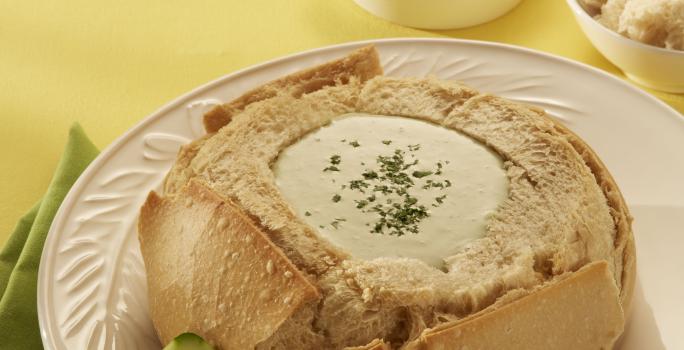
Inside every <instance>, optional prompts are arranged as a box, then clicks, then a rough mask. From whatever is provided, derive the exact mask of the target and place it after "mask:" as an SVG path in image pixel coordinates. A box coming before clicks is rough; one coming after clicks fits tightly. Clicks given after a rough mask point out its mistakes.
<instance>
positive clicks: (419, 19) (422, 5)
mask: <svg viewBox="0 0 684 350" xmlns="http://www.w3.org/2000/svg"><path fill="white" fill-rule="evenodd" d="M520 1H521V0H354V2H356V3H357V4H358V5H359V6H361V7H363V8H364V9H366V11H368V12H370V13H372V14H374V15H376V16H378V17H380V18H384V19H386V20H388V21H390V22H394V23H397V24H401V25H404V26H408V27H415V28H422V29H455V28H463V27H470V26H474V25H478V24H481V23H485V22H489V21H491V20H493V19H495V18H497V17H499V16H502V15H503V14H505V13H506V12H508V11H510V10H511V9H512V8H514V7H515V6H516V5H518V4H519V3H520Z"/></svg>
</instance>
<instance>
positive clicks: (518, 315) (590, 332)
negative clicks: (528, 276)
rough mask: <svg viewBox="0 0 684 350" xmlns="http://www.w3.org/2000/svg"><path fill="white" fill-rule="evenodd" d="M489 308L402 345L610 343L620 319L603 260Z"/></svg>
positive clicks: (616, 297)
mask: <svg viewBox="0 0 684 350" xmlns="http://www.w3.org/2000/svg"><path fill="white" fill-rule="evenodd" d="M492 308H494V310H489V309H485V310H483V311H481V312H479V313H476V314H473V315H471V316H468V317H466V318H464V319H462V320H458V321H455V322H453V323H451V324H445V325H442V326H439V327H437V328H433V329H429V330H426V331H424V333H423V334H422V335H421V337H420V338H418V339H417V340H415V341H413V342H412V343H410V344H408V345H407V347H406V349H412V350H416V349H430V350H437V349H453V350H457V349H504V348H505V349H529V350H534V349H540V350H541V349H589V348H600V349H612V346H613V344H614V343H615V341H616V340H617V338H618V336H619V335H620V334H621V333H622V331H623V329H624V324H625V318H624V314H623V312H622V307H621V303H620V298H619V291H618V289H617V286H616V285H615V280H614V279H613V276H612V274H611V271H610V268H609V266H608V263H607V262H605V261H597V262H593V263H590V264H587V265H585V266H584V267H582V268H581V269H580V270H579V271H577V272H574V273H571V274H570V276H569V277H567V278H564V279H561V280H560V281H558V282H555V283H550V284H549V285H547V286H544V287H542V288H540V289H538V290H536V291H534V292H532V293H530V294H528V295H526V296H524V297H522V298H519V299H517V300H514V301H512V302H510V303H507V304H504V305H503V306H497V305H496V304H495V305H494V306H493V307H492ZM588 320H591V322H587V321H588Z"/></svg>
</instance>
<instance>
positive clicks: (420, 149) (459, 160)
mask: <svg viewBox="0 0 684 350" xmlns="http://www.w3.org/2000/svg"><path fill="white" fill-rule="evenodd" d="M272 169H273V172H274V175H275V184H276V185H277V187H278V188H279V190H280V192H281V193H282V195H283V197H284V198H285V200H286V201H287V202H288V203H289V204H290V205H291V207H292V209H293V210H294V211H295V213H296V214H297V215H298V216H299V218H300V219H302V220H303V221H304V222H306V223H307V224H309V225H310V226H311V227H312V228H313V229H314V230H316V231H317V232H318V233H319V234H320V235H321V236H322V237H323V238H325V239H327V240H328V241H330V242H331V243H332V244H333V245H335V246H337V247H339V248H340V249H342V250H344V251H345V252H347V253H348V254H350V255H351V256H352V257H354V258H360V259H366V260H370V259H374V258H377V257H381V256H385V257H407V258H416V259H420V260H422V261H424V262H426V263H428V264H429V265H432V266H434V267H436V268H439V269H443V268H444V261H445V260H444V259H445V258H447V257H450V256H452V255H454V254H455V253H456V252H458V251H459V250H460V249H461V248H462V247H463V246H464V245H465V244H466V243H468V242H470V241H472V240H475V239H478V238H481V237H483V236H484V233H485V229H486V225H487V220H488V218H489V217H490V216H491V214H493V213H494V212H495V211H496V209H497V207H498V206H499V205H500V204H501V203H503V201H504V200H505V199H506V197H507V196H508V177H507V176H506V171H505V170H504V168H503V162H502V160H501V158H500V157H499V156H498V155H497V154H496V153H494V152H492V151H491V150H490V149H488V148H487V147H486V146H484V145H482V144H481V143H479V142H477V141H475V140H473V139H472V138H470V137H468V136H465V135H463V134H461V133H459V132H456V131H454V130H451V129H447V128H444V127H441V126H438V125H435V124H432V123H429V122H426V121H422V120H418V119H413V118H406V117H397V116H383V115H370V114H363V113H349V114H344V115H341V116H339V117H337V118H335V119H333V120H332V122H331V123H330V124H328V125H325V126H323V127H321V128H319V129H317V130H314V131H313V132H311V133H309V134H307V135H305V136H303V137H302V138H301V139H299V140H298V141H297V142H295V143H294V144H292V145H290V146H289V147H287V148H285V149H283V150H282V151H281V152H280V154H279V156H278V159H277V160H276V162H275V163H274V164H273V166H272Z"/></svg>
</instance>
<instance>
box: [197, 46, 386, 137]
mask: <svg viewBox="0 0 684 350" xmlns="http://www.w3.org/2000/svg"><path fill="white" fill-rule="evenodd" d="M382 73H383V72H382V66H381V65H380V58H379V56H378V52H377V50H376V49H375V47H374V46H373V45H369V46H364V47H362V48H360V49H357V50H355V51H352V52H351V53H349V54H348V55H346V56H344V57H342V58H339V59H336V60H333V61H330V62H327V63H323V64H321V65H318V66H315V67H312V68H308V69H304V70H301V71H298V72H295V73H292V74H290V75H287V76H284V77H282V78H279V79H276V80H273V81H271V82H268V83H266V84H263V85H261V86H259V87H257V88H255V89H253V90H250V91H248V92H246V93H244V94H243V95H242V96H240V97H238V98H237V99H235V100H233V101H231V102H228V103H225V104H222V105H218V106H216V107H214V108H213V109H211V110H210V111H209V112H207V113H206V114H205V115H204V128H205V130H206V131H207V132H208V133H214V132H216V131H218V130H219V129H221V128H222V127H223V126H225V125H226V124H228V123H229V122H230V120H231V118H232V117H233V115H235V114H236V113H239V112H240V111H242V110H244V109H245V107H247V106H248V105H249V104H251V103H254V102H258V101H262V100H266V99H269V98H272V97H274V96H276V95H278V94H281V93H285V94H290V95H292V96H300V95H303V94H307V93H310V92H313V91H316V90H320V89H322V88H324V87H326V86H331V85H339V84H346V83H348V82H349V81H351V80H358V81H360V82H364V81H366V80H368V79H370V78H372V77H374V76H376V75H382Z"/></svg>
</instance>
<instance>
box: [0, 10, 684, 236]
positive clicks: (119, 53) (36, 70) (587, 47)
mask: <svg viewBox="0 0 684 350" xmlns="http://www.w3.org/2000/svg"><path fill="white" fill-rule="evenodd" d="M386 37H453V38H467V39H477V40H490V41H498V42H505V43H510V44H515V45H521V46H526V47H529V48H533V49H537V50H542V51H547V52H550V53H554V54H557V55H561V56H565V57H569V58H572V59H575V60H578V61H581V62H585V63H588V64H591V65H594V66H596V67H599V68H601V69H604V70H606V71H608V72H611V73H614V74H621V73H620V72H619V71H618V69H617V68H616V67H614V66H613V65H611V64H610V63H609V62H608V61H606V60H605V59H604V58H603V57H602V56H601V55H600V54H599V53H598V52H597V51H596V50H595V49H594V48H593V47H592V45H591V44H590V43H589V41H588V40H587V39H586V38H585V36H584V34H583V33H582V32H581V31H580V28H579V27H578V25H577V24H576V23H575V20H574V18H573V16H572V14H571V12H570V10H569V9H568V7H567V5H566V4H565V1H562V0H523V2H522V3H521V5H519V6H518V7H517V8H516V9H514V10H513V11H512V12H510V13H509V14H507V15H505V16H504V17H501V18H499V19H497V20H495V21H493V22H490V23H487V24H484V25H480V26H477V27H473V28H468V29H462V30H452V31H425V30H416V29H411V28H405V27H401V26H398V25H394V24H391V23H388V22H386V21H383V20H381V19H378V18H375V17H373V16H371V15H370V14H368V13H366V12H365V11H364V10H362V9H360V8H359V7H357V6H356V5H355V4H354V3H353V2H352V1H351V0H270V1H269V0H246V1H245V0H242V1H237V0H222V1H157V0H155V1H147V0H146V1H133V0H120V1H111V2H105V1H92V0H87V1H86V0H78V1H76V0H73V1H72V0H62V1H7V0H0V118H2V119H1V120H0V121H1V123H0V155H1V156H2V158H1V159H2V161H0V246H1V245H2V244H3V243H4V242H5V240H6V239H7V236H8V235H9V233H10V232H11V231H12V229H13V227H14V225H15V223H16V221H17V219H18V218H19V217H20V216H21V215H22V214H23V213H24V212H25V211H27V210H28V209H29V208H30V207H31V206H32V204H33V203H34V202H35V201H37V200H38V199H39V198H40V196H41V194H42V193H43V192H44V191H45V189H46V187H47V185H48V183H49V181H50V178H51V176H52V172H53V170H54V168H55V166H56V164H57V161H58V159H59V156H60V153H61V151H62V148H63V147H64V144H65V141H66V135H67V130H68V127H69V125H70V124H71V123H72V122H74V121H78V122H80V123H81V124H82V125H83V127H84V128H85V130H86V132H87V133H88V134H89V135H90V137H91V138H92V139H93V141H94V142H95V144H96V145H97V146H98V147H100V148H104V147H105V146H107V145H108V144H109V143H110V142H111V141H112V140H114V139H115V138H116V137H117V136H119V135H121V134H122V133H123V132H125V131H126V130H127V129H129V128H130V127H131V126H133V125H134V124H135V123H137V122H138V121H139V120H141V119H142V118H144V117H145V116H146V115H148V114H150V113H151V112H153V111H154V110H156V109H157V108H159V107H160V106H162V105H163V104H164V103H166V102H168V101H170V100H171V99H173V98H174V97H176V96H178V95H180V94H182V93H184V92H187V91H188V90H190V89H192V88H193V87H196V86H198V85H200V84H203V83H205V82H208V81H210V80H213V79H215V78H217V77H220V76H222V75H224V74H227V73H229V72H232V71H234V70H236V69H239V68H243V67H246V66H249V65H252V64H255V63H259V62H262V61H264V60H268V59H272V58H275V57H278V56H282V55H286V54H290V53H294V52H297V51H302V50H306V49H311V48H315V47H319V46H326V45H331V44H337V43H342V42H347V41H354V40H362V39H371V38H386ZM657 95H658V97H660V98H662V99H663V100H665V101H666V102H668V103H670V104H671V105H673V106H675V107H676V108H678V109H679V110H680V111H684V96H682V95H668V94H657ZM644 117H647V116H644Z"/></svg>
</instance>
